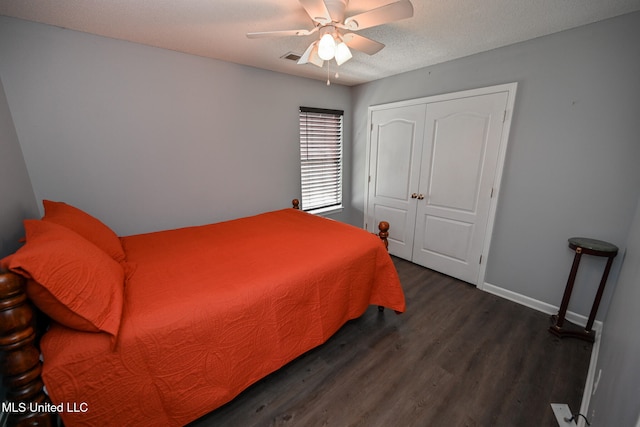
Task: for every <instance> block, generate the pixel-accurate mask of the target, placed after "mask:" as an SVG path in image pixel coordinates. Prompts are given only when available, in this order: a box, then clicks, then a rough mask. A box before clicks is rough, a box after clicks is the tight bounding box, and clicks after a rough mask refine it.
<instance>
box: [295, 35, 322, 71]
mask: <svg viewBox="0 0 640 427" xmlns="http://www.w3.org/2000/svg"><path fill="white" fill-rule="evenodd" d="M309 63H311V64H313V65H316V66H318V67H322V65H323V64H324V61H323V60H322V58H320V57H319V56H318V41H315V42H313V43H311V44H310V45H309V47H308V48H307V50H305V51H304V53H303V54H302V56H301V57H300V59H298V64H309Z"/></svg>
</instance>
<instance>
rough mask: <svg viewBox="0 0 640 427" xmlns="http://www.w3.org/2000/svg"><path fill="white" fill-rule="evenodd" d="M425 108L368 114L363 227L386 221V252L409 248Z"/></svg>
mask: <svg viewBox="0 0 640 427" xmlns="http://www.w3.org/2000/svg"><path fill="white" fill-rule="evenodd" d="M425 111H426V106H425V105H424V104H423V105H413V106H408V107H401V108H393V109H389V110H384V109H383V110H377V111H374V112H373V113H372V115H371V123H372V129H371V140H370V141H371V142H370V155H369V179H368V181H369V182H368V203H367V220H366V222H367V224H366V227H367V229H368V230H369V231H372V232H377V224H378V222H379V221H382V220H384V221H388V222H389V223H390V224H391V229H390V230H389V252H390V253H391V254H393V255H397V256H399V257H401V258H405V259H411V253H412V251H413V240H414V239H413V236H414V226H415V219H416V203H415V198H416V197H417V194H416V193H415V192H416V191H417V188H418V180H419V177H420V155H421V151H422V141H423V138H424V118H425ZM412 194H413V195H414V197H413V198H412Z"/></svg>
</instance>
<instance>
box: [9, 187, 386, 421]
mask: <svg viewBox="0 0 640 427" xmlns="http://www.w3.org/2000/svg"><path fill="white" fill-rule="evenodd" d="M292 204H293V208H294V209H300V202H299V201H298V199H293V201H292ZM378 229H379V230H380V231H379V233H378V236H379V237H380V239H381V240H382V241H383V242H384V245H385V247H387V248H388V247H389V242H388V240H387V238H388V237H389V223H388V222H386V221H381V222H380V224H379V225H378ZM378 309H379V310H380V311H382V310H383V309H384V308H383V307H378ZM47 324H48V319H47V318H46V316H45V315H44V313H42V312H40V310H38V309H37V308H36V307H35V306H34V305H33V304H32V303H31V301H29V298H28V297H27V294H26V292H25V279H24V278H23V277H22V276H19V275H17V274H15V273H12V272H10V271H5V270H0V373H1V374H2V376H3V385H4V387H5V389H6V391H7V395H6V403H3V405H13V406H12V408H13V411H9V412H10V414H9V419H8V423H7V425H8V426H46V427H49V426H54V425H56V421H55V419H56V417H55V412H54V411H46V408H47V405H48V404H49V405H50V401H49V399H48V397H47V395H46V394H45V392H44V383H43V381H42V377H41V375H40V374H41V373H42V362H41V357H40V356H41V354H40V350H39V338H40V336H41V335H42V334H43V333H44V331H45V330H46V327H47ZM20 403H23V405H24V404H25V403H26V405H25V406H20ZM4 407H5V406H3V408H4ZM23 409H24V410H23ZM32 409H36V410H35V411H33V410H32Z"/></svg>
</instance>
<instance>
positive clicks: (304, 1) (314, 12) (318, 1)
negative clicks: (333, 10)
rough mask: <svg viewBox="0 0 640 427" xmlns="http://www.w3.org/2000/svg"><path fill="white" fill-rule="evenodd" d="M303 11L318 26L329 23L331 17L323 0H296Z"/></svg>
mask: <svg viewBox="0 0 640 427" xmlns="http://www.w3.org/2000/svg"><path fill="white" fill-rule="evenodd" d="M298 1H299V2H300V4H301V5H302V7H304V10H306V11H307V14H308V15H309V17H310V18H311V19H312V20H313V21H314V22H318V23H319V24H328V23H329V22H331V15H330V14H329V9H327V5H326V4H324V0H298Z"/></svg>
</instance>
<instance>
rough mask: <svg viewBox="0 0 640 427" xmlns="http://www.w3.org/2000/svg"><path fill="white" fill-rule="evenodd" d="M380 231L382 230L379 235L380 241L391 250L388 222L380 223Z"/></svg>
mask: <svg viewBox="0 0 640 427" xmlns="http://www.w3.org/2000/svg"><path fill="white" fill-rule="evenodd" d="M378 230H380V232H379V233H378V236H379V237H380V240H382V242H383V243H384V247H385V248H387V250H389V240H387V238H388V237H389V223H388V222H387V221H380V224H378Z"/></svg>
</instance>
